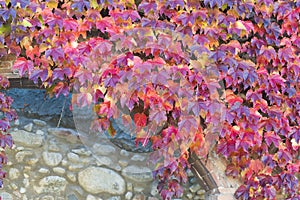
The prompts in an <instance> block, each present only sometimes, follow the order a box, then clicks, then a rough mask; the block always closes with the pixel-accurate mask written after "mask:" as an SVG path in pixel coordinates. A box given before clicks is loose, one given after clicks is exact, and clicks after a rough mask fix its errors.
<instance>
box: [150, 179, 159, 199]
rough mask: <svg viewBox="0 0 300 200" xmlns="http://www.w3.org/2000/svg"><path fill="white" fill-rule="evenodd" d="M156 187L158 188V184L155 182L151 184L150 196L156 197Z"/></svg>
mask: <svg viewBox="0 0 300 200" xmlns="http://www.w3.org/2000/svg"><path fill="white" fill-rule="evenodd" d="M157 186H158V182H157V181H154V182H152V185H151V192H150V194H151V195H152V196H156V195H158V189H157Z"/></svg>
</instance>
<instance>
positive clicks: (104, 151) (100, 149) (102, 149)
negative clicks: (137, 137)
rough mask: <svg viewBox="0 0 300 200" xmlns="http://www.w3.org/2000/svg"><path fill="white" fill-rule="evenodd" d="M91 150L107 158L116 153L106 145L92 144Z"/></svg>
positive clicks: (111, 147)
mask: <svg viewBox="0 0 300 200" xmlns="http://www.w3.org/2000/svg"><path fill="white" fill-rule="evenodd" d="M93 149H94V151H93V152H95V153H96V154H98V155H102V156H107V155H112V154H114V153H115V152H116V148H115V147H113V146H110V145H108V144H94V146H93Z"/></svg>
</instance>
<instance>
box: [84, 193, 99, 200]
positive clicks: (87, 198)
mask: <svg viewBox="0 0 300 200" xmlns="http://www.w3.org/2000/svg"><path fill="white" fill-rule="evenodd" d="M86 200H97V198H96V197H94V196H93V195H90V194H89V195H87V196H86Z"/></svg>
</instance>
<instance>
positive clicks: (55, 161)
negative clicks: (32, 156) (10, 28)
mask: <svg viewBox="0 0 300 200" xmlns="http://www.w3.org/2000/svg"><path fill="white" fill-rule="evenodd" d="M43 159H44V161H45V163H46V165H48V166H52V167H54V166H57V165H59V163H60V162H61V160H62V155H61V154H60V153H56V152H43Z"/></svg>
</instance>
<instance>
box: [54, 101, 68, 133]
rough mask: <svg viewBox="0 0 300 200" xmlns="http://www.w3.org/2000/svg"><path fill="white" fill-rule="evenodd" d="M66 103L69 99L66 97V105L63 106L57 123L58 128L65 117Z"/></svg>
mask: <svg viewBox="0 0 300 200" xmlns="http://www.w3.org/2000/svg"><path fill="white" fill-rule="evenodd" d="M66 102H67V97H65V100H64V104H63V107H62V109H61V113H60V117H59V120H58V122H57V126H56V127H57V128H58V127H59V126H60V123H61V119H62V117H63V114H64V110H65V106H66Z"/></svg>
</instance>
